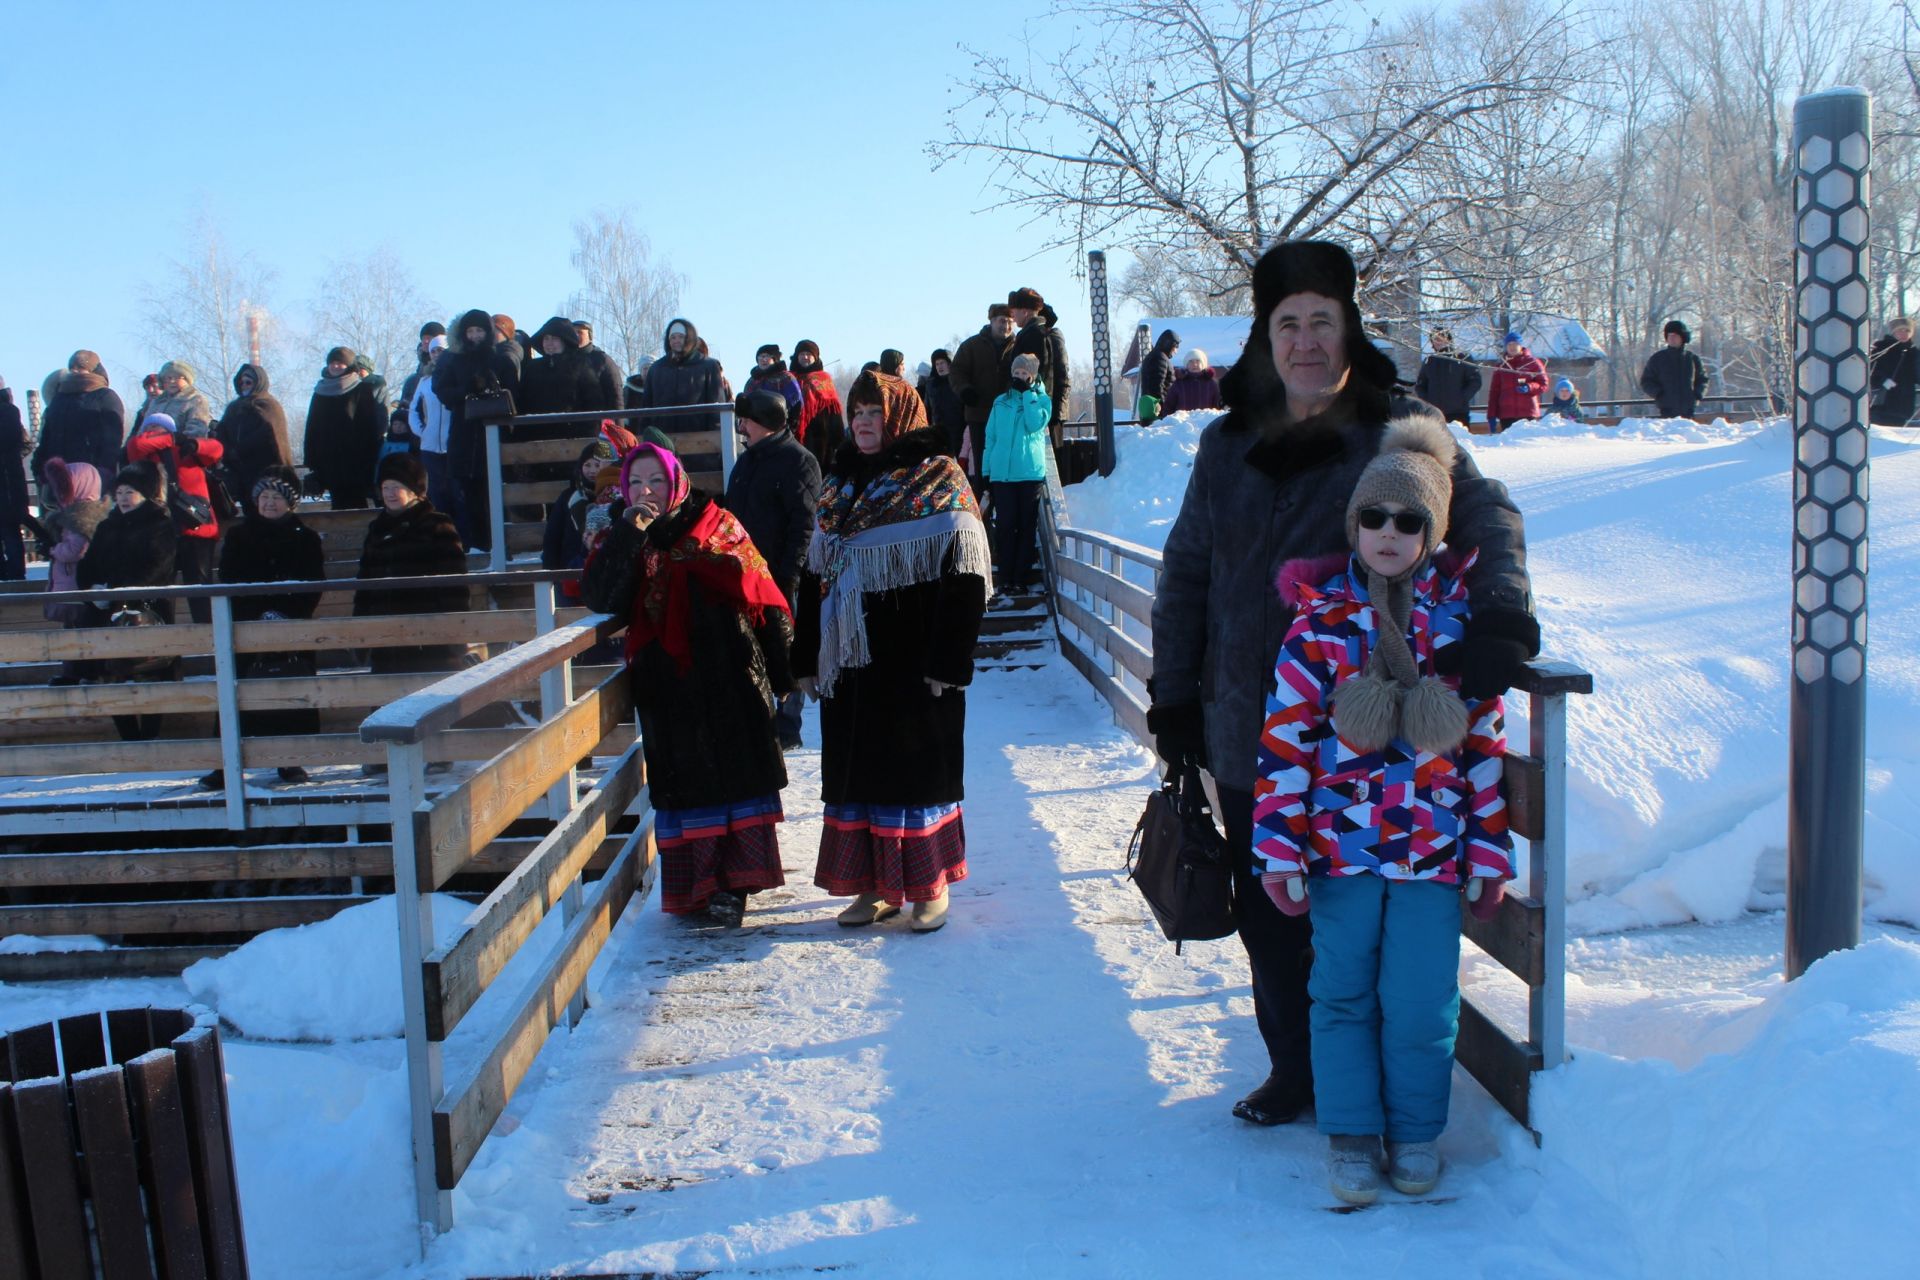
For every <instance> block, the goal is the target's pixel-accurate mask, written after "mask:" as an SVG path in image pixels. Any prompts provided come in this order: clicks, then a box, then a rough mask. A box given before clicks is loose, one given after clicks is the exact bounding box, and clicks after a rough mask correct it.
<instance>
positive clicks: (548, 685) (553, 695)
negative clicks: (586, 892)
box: [533, 582, 587, 1027]
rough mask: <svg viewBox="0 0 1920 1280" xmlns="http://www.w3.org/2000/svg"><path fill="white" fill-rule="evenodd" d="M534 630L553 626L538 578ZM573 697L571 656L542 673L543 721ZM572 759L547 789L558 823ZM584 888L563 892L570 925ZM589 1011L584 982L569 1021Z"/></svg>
mask: <svg viewBox="0 0 1920 1280" xmlns="http://www.w3.org/2000/svg"><path fill="white" fill-rule="evenodd" d="M533 616H534V618H535V620H536V621H535V626H534V630H535V631H537V632H538V633H539V634H541V635H545V634H546V633H547V632H549V631H551V630H553V584H552V583H551V582H537V583H535V584H534V587H533ZM572 701H573V659H571V658H569V659H567V660H566V661H565V662H563V663H561V664H560V665H559V666H557V667H555V668H553V669H552V670H551V671H545V672H542V673H541V675H540V723H542V724H546V723H547V722H549V721H551V720H552V719H553V718H554V717H555V716H558V715H559V714H560V713H561V712H562V711H565V710H566V709H567V705H568V704H569V703H571V702H572ZM573 764H574V762H573V761H568V762H567V771H566V772H565V773H564V774H562V775H560V780H559V781H557V782H555V783H554V784H553V787H552V789H551V790H549V791H548V792H547V812H548V813H550V814H551V815H552V817H553V820H554V821H555V822H556V823H557V822H559V821H560V820H561V819H563V818H565V817H566V816H567V814H568V813H569V812H570V811H571V810H572V809H573V805H574V799H575V797H576V795H577V794H578V788H577V786H576V785H575V784H576V781H577V779H576V777H575V775H574V771H573ZM581 900H582V891H581V888H580V877H579V876H575V877H574V878H573V880H572V882H571V883H569V884H568V885H567V887H566V890H565V891H564V892H563V893H561V895H560V922H561V924H562V925H567V926H570V925H572V924H573V918H574V917H575V916H577V915H579V914H580V903H581ZM586 1013H587V984H586V983H584V982H582V983H581V984H580V990H579V991H577V992H576V993H575V994H574V997H573V999H572V1000H570V1001H568V1002H567V1025H568V1026H569V1027H577V1026H579V1025H580V1019H581V1018H583V1017H585V1016H586Z"/></svg>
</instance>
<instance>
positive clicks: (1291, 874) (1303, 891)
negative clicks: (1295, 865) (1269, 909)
mask: <svg viewBox="0 0 1920 1280" xmlns="http://www.w3.org/2000/svg"><path fill="white" fill-rule="evenodd" d="M1260 887H1261V888H1262V889H1265V890H1266V891H1267V896H1268V897H1269V898H1272V899H1273V905H1274V906H1276V907H1278V908H1280V911H1281V914H1283V915H1289V916H1303V915H1305V914H1307V907H1308V905H1309V904H1308V902H1307V878H1306V877H1305V876H1303V875H1301V874H1300V873H1299V872H1298V871H1269V872H1266V873H1264V874H1262V875H1261V877H1260Z"/></svg>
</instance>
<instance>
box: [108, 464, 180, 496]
mask: <svg viewBox="0 0 1920 1280" xmlns="http://www.w3.org/2000/svg"><path fill="white" fill-rule="evenodd" d="M121 485H125V486H127V488H129V489H132V490H134V491H135V492H136V493H140V494H144V495H145V496H146V499H147V501H148V502H161V501H164V500H165V498H166V496H167V478H166V475H165V473H164V472H162V471H161V470H160V468H159V467H156V466H154V465H153V464H152V463H151V462H129V463H128V464H127V465H126V466H124V467H122V468H120V470H119V472H118V473H117V474H116V475H115V476H114V477H113V487H114V489H115V490H118V489H119V488H120V486H121Z"/></svg>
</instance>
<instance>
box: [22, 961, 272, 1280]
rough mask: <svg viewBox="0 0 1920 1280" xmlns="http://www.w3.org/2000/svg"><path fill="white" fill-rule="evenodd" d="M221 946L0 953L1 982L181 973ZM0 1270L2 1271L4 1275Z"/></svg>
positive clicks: (156, 975)
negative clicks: (22, 953)
mask: <svg viewBox="0 0 1920 1280" xmlns="http://www.w3.org/2000/svg"><path fill="white" fill-rule="evenodd" d="M235 945H237V944H229V945H227V946H220V947H109V948H107V949H106V950H105V951H34V952H28V953H27V954H25V955H6V956H0V982H72V981H89V980H92V979H94V978H152V977H167V976H170V975H173V974H177V973H179V972H180V971H181V970H183V969H185V968H186V967H187V966H188V965H190V964H192V963H193V962H194V961H196V960H206V959H209V958H211V957H213V956H223V955H225V954H227V952H229V951H232V950H233V949H234V946H235ZM5 1274H6V1272H5V1271H0V1275H5Z"/></svg>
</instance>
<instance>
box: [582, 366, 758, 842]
mask: <svg viewBox="0 0 1920 1280" xmlns="http://www.w3.org/2000/svg"><path fill="white" fill-rule="evenodd" d="M654 367H655V368H658V367H659V366H658V365H656V366H654ZM711 503H712V499H711V498H709V497H707V495H705V494H703V493H701V492H699V491H698V490H695V491H694V492H693V494H692V495H691V496H690V497H688V499H687V500H686V501H685V502H683V503H681V504H680V506H679V507H678V508H677V509H675V510H674V511H672V512H669V513H668V514H667V515H665V516H663V517H661V518H660V519H659V520H656V521H655V522H654V523H653V524H652V525H651V526H649V527H648V528H647V530H646V531H645V532H644V533H643V532H641V531H640V530H638V529H635V528H634V527H633V526H632V525H630V524H628V523H627V522H626V521H625V520H615V521H614V524H613V527H612V528H611V529H609V530H608V532H607V540H606V541H605V542H604V543H602V544H601V546H600V550H599V551H598V552H597V553H596V554H595V555H594V557H593V559H592V560H590V561H588V563H587V569H586V573H585V575H584V576H583V578H582V587H583V590H584V594H585V595H586V599H587V604H588V606H589V607H591V608H594V609H598V610H600V611H601V612H603V613H610V614H613V615H614V616H615V617H618V618H629V617H631V616H632V615H633V604H634V599H635V597H636V596H637V595H638V593H639V592H640V591H641V589H642V588H643V587H644V585H645V584H644V582H643V581H642V579H641V578H640V575H639V569H640V550H641V547H642V546H643V545H644V543H645V542H649V541H650V542H652V543H653V545H655V546H658V547H667V546H670V545H672V544H673V542H674V541H675V540H677V539H678V538H680V537H681V536H683V535H684V534H685V532H686V530H687V528H688V527H689V526H690V525H691V524H692V523H693V521H694V520H695V519H697V518H698V517H699V516H700V514H701V513H702V512H703V511H705V510H706V508H707V507H708V506H709V505H710V504H711ZM690 591H691V594H692V608H691V611H690V612H691V615H692V616H691V621H690V623H689V627H690V629H691V632H692V634H691V636H690V637H689V639H690V644H691V648H692V653H693V662H692V666H691V668H690V669H689V670H687V671H681V670H680V669H679V664H678V663H676V662H675V661H674V659H673V658H672V657H671V656H669V655H668V653H667V652H666V650H665V649H663V648H662V647H661V646H660V645H659V644H658V643H657V642H655V643H652V644H648V645H644V646H642V647H641V649H640V650H639V651H638V652H637V653H635V654H634V655H633V658H632V661H631V662H630V663H629V664H628V666H627V671H628V678H629V679H630V680H631V681H632V686H633V702H634V706H635V707H636V708H637V709H638V711H639V713H640V732H641V735H642V741H643V750H644V751H645V752H646V757H647V786H648V788H649V789H650V792H651V795H652V799H653V804H654V807H655V808H658V809H697V808H706V807H708V806H712V805H722V804H729V803H732V802H734V801H739V800H750V799H753V798H754V797H756V796H764V795H768V794H770V793H772V792H776V791H779V790H780V789H781V788H782V787H785V786H786V785H787V766H786V762H785V760H784V759H782V757H781V754H780V743H779V741H778V739H776V738H775V736H774V729H773V709H774V701H775V698H776V696H777V695H782V694H785V693H789V692H791V691H792V689H793V677H792V675H791V673H790V670H789V664H788V657H787V655H788V649H789V647H790V645H791V643H792V621H791V619H790V618H789V617H788V616H787V615H786V614H784V613H781V612H779V611H778V610H775V609H769V610H767V615H766V622H765V623H764V624H763V625H762V626H760V627H758V628H755V627H753V626H752V625H750V623H749V622H748V620H747V618H746V617H745V615H743V614H742V613H741V612H740V610H738V609H736V608H734V607H733V606H732V604H731V603H730V602H728V601H724V600H719V599H716V598H714V597H713V596H711V595H709V594H708V593H707V592H706V591H705V590H704V589H703V588H702V586H701V585H700V584H699V583H698V582H694V583H692V584H691V587H690Z"/></svg>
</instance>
